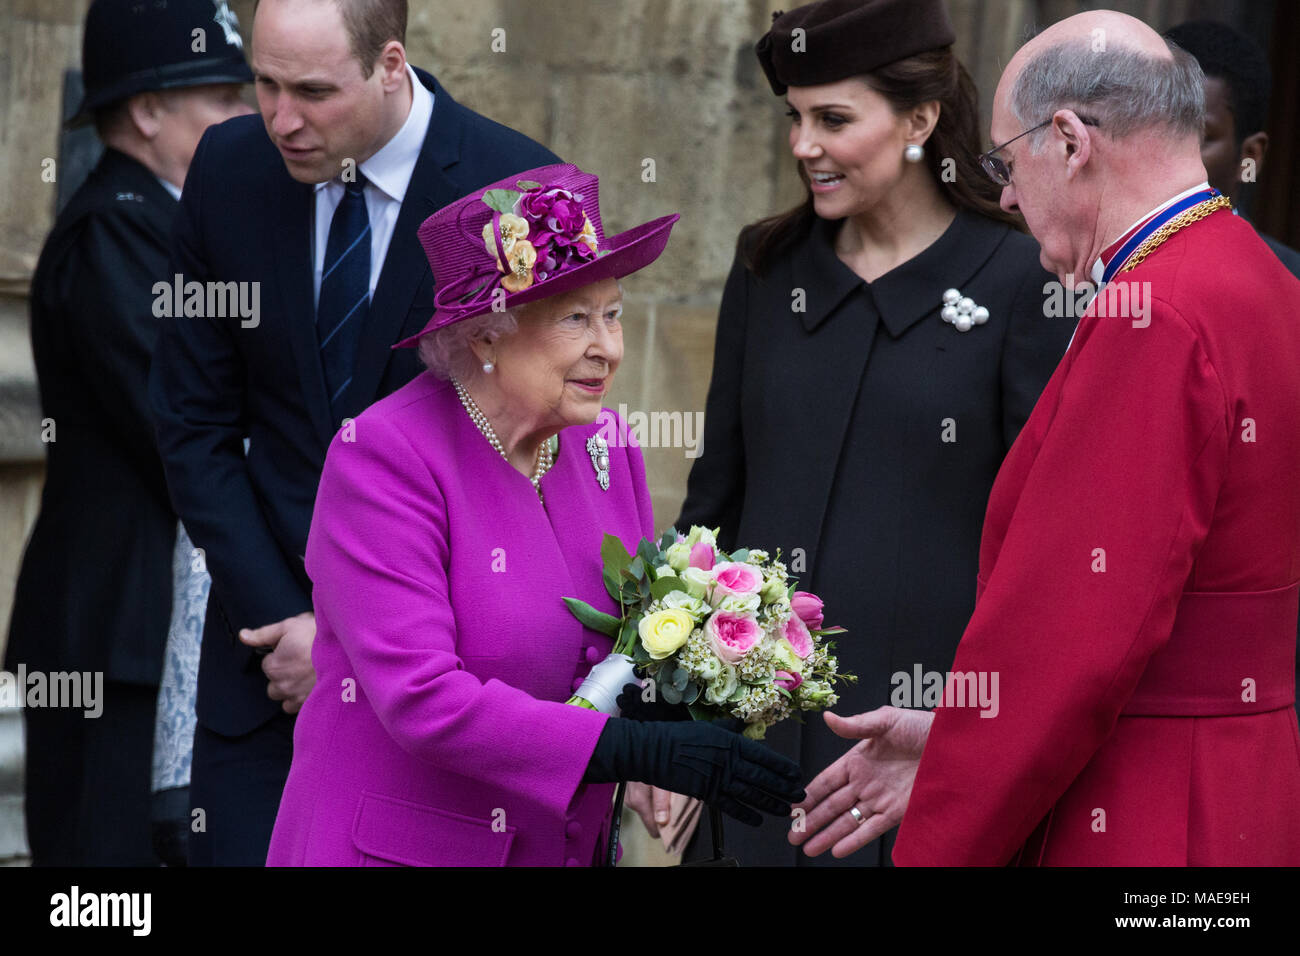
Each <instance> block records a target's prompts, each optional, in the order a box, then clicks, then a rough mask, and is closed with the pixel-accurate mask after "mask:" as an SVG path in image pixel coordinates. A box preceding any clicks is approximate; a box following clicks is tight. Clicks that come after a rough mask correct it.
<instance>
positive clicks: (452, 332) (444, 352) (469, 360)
mask: <svg viewBox="0 0 1300 956" xmlns="http://www.w3.org/2000/svg"><path fill="white" fill-rule="evenodd" d="M517 328H519V318H518V316H517V315H516V314H515V310H511V309H506V310H505V311H503V312H486V313H484V314H483V315H480V316H476V317H475V318H472V319H465V320H464V321H463V322H455V323H453V324H451V325H449V326H447V327H446V328H442V329H438V330H437V331H436V332H429V333H426V334H425V335H422V336H420V361H421V362H423V363H424V364H425V366H426V367H427V368H428V369H429V370H430V371H431V372H433V374H434V375H436V376H438V378H441V379H451V378H455V379H458V380H460V381H466V380H468V379H470V378H472V377H473V374H474V370H475V367H476V366H477V365H478V358H477V356H475V355H474V350H473V349H472V348H470V343H471V342H473V341H474V340H475V339H478V338H491V339H501V338H504V337H505V336H507V335H511V334H513V333H514V331H515V330H516V329H517Z"/></svg>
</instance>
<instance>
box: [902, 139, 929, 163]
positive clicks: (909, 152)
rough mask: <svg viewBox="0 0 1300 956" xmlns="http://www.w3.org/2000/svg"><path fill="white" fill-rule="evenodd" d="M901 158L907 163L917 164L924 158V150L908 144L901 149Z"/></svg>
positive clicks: (918, 145)
mask: <svg viewBox="0 0 1300 956" xmlns="http://www.w3.org/2000/svg"><path fill="white" fill-rule="evenodd" d="M903 158H904V159H905V160H907V161H908V162H909V163H919V162H920V161H921V160H922V159H924V158H925V150H924V149H922V148H921V146H920V144H918V143H908V144H907V146H906V147H904V148H903Z"/></svg>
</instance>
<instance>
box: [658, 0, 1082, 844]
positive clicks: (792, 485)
mask: <svg viewBox="0 0 1300 956" xmlns="http://www.w3.org/2000/svg"><path fill="white" fill-rule="evenodd" d="M796 31H802V32H796ZM954 39H955V36H954V33H953V30H952V27H951V25H950V23H949V21H948V17H947V14H946V12H945V10H944V7H943V4H942V3H941V2H940V0H866V2H864V0H825V2H822V3H816V4H811V5H808V6H804V7H799V8H798V9H795V10H792V11H790V12H789V13H785V14H782V15H779V16H777V17H776V18H775V20H774V23H773V25H772V29H771V31H770V32H769V33H768V34H767V35H766V36H764V37H763V39H762V40H761V41H760V42H759V44H758V47H757V51H758V58H759V62H760V63H761V64H762V67H763V70H764V72H765V74H766V75H767V78H768V80H769V82H770V83H771V86H772V89H773V91H774V92H775V93H776V94H777V95H784V96H785V98H786V102H787V104H788V106H789V115H790V148H791V152H792V153H793V155H794V158H795V160H796V161H797V162H798V165H799V173H800V177H801V178H802V179H803V181H804V183H805V185H806V186H807V189H808V193H807V197H806V199H805V200H804V202H803V203H802V204H800V205H799V206H798V207H797V208H795V209H793V210H791V211H790V212H787V213H784V214H782V215H778V216H773V217H771V218H769V219H765V220H763V221H761V222H758V223H756V224H754V225H752V226H749V227H747V228H746V229H745V230H744V231H743V232H742V233H741V236H740V241H739V243H738V248H737V256H736V261H735V264H734V265H733V267H732V269H731V273H730V275H729V277H728V279H727V284H726V288H725V291H724V293H723V299H722V309H721V313H720V316H719V319H718V331H717V344H716V351H715V354H714V366H713V379H712V382H711V384H710V387H709V397H708V407H707V412H706V417H705V435H704V453H703V455H702V456H701V457H700V458H699V459H698V460H697V461H696V463H695V465H694V467H693V469H692V471H691V475H690V481H689V486H688V493H687V498H686V502H685V504H684V505H683V508H682V514H681V516H680V517H679V518H678V521H677V526H678V527H687V526H689V525H692V524H700V525H707V526H710V527H720V528H721V534H720V536H719V545H720V546H721V547H722V548H723V549H729V548H732V547H735V546H736V545H737V544H742V543H746V542H762V543H763V546H764V547H765V548H770V549H775V548H776V547H778V546H779V547H780V548H781V551H782V555H783V557H784V559H785V560H786V562H787V563H788V564H789V566H790V569H791V575H792V576H793V577H797V578H798V579H799V582H800V587H802V588H806V589H808V590H810V591H814V592H816V593H817V594H818V595H820V596H821V597H822V598H823V599H824V600H825V601H826V605H827V615H828V620H830V621H831V622H832V623H835V624H841V625H843V626H845V627H847V628H848V630H849V633H848V634H846V635H843V636H842V637H841V638H840V639H839V640H838V641H837V653H838V655H839V660H840V667H841V669H842V670H844V671H849V672H852V673H855V674H857V675H858V677H859V682H858V683H857V685H855V686H854V685H850V686H847V687H846V688H845V689H843V690H842V691H841V701H840V704H839V707H838V708H837V710H839V711H841V712H843V713H861V712H863V711H866V710H870V709H872V708H875V707H878V706H880V705H882V704H885V703H894V704H896V705H898V706H910V707H920V706H927V707H928V706H932V705H933V703H934V702H933V701H932V700H927V699H926V698H925V697H923V695H922V689H923V685H922V677H923V675H925V674H927V673H931V672H939V673H943V672H946V671H947V670H948V669H949V667H950V665H951V663H952V659H953V653H954V651H955V650H956V646H957V641H958V640H959V638H960V637H961V634H962V630H963V629H964V627H965V625H966V622H967V619H968V618H969V617H970V614H971V611H972V609H973V607H974V602H975V576H976V569H977V558H978V548H979V540H980V528H981V524H982V521H983V517H984V508H985V504H986V503H987V499H988V495H989V491H990V489H991V487H992V484H993V479H994V477H995V476H996V474H997V471H998V467H999V466H1000V465H1001V463H1002V459H1003V457H1004V456H1005V455H1006V453H1007V450H1008V449H1009V448H1010V447H1011V443H1012V442H1013V441H1015V438H1016V435H1017V433H1018V432H1019V430H1020V428H1021V426H1022V425H1023V424H1024V422H1025V420H1026V419H1027V418H1028V417H1029V413H1030V411H1031V410H1032V409H1033V407H1034V402H1035V401H1036V400H1037V398H1038V395H1039V393H1040V391H1041V390H1042V388H1043V386H1044V385H1045V384H1046V382H1047V379H1048V378H1049V376H1050V375H1051V373H1052V371H1053V369H1054V368H1055V367H1056V363H1057V362H1058V360H1059V359H1060V357H1061V355H1062V354H1063V352H1064V350H1065V348H1066V345H1067V343H1068V341H1069V338H1070V335H1071V333H1072V332H1073V328H1074V324H1073V322H1072V321H1071V320H1068V319H1062V318H1049V317H1047V316H1046V315H1045V314H1044V286H1045V283H1048V282H1050V281H1053V280H1052V276H1051V275H1050V274H1048V273H1047V272H1045V271H1044V270H1043V269H1042V267H1041V266H1040V265H1039V262H1038V246H1037V244H1036V243H1035V242H1034V241H1033V240H1032V239H1031V238H1029V237H1028V236H1027V235H1024V234H1023V233H1022V232H1020V231H1019V224H1018V220H1016V219H1014V218H1013V217H1012V216H1010V215H1009V214H1007V213H1004V212H1003V211H1002V210H1001V209H1000V208H999V206H998V190H997V188H996V187H995V186H994V184H993V183H992V182H991V181H990V180H989V179H988V178H987V177H986V176H985V174H984V172H983V171H982V170H981V169H980V166H979V163H978V158H977V157H978V154H979V153H980V151H981V146H980V136H979V133H978V128H979V125H978V124H979V108H978V97H977V92H976V89H975V86H974V83H973V82H972V81H971V79H970V76H969V75H968V74H967V72H966V70H965V68H964V67H963V66H962V65H961V63H960V62H959V61H958V60H957V58H956V57H955V56H954V54H953V52H952V47H951V44H952V43H953V41H954ZM768 742H769V743H770V744H771V745H772V746H773V747H775V748H776V749H777V750H779V751H781V752H783V753H786V754H788V755H790V756H791V757H793V758H794V759H796V760H798V761H799V762H800V764H801V765H802V767H803V771H804V776H805V779H812V777H814V776H815V775H816V774H817V773H819V772H820V771H821V770H822V769H824V768H825V767H827V766H828V765H829V764H831V763H833V762H834V761H835V760H836V759H837V758H839V757H840V756H841V755H842V754H843V752H844V751H845V750H846V749H848V748H849V746H851V745H850V743H849V742H847V741H845V740H841V739H840V738H838V737H836V736H835V735H834V734H832V733H831V732H830V731H829V730H828V729H827V727H826V725H825V724H824V722H823V721H821V720H810V721H808V722H807V723H805V724H803V725H798V724H795V723H794V722H790V723H789V724H787V725H781V726H779V727H777V728H775V729H774V730H773V731H772V733H771V734H769V737H768ZM789 827H790V824H789V821H785V820H768V821H766V822H765V823H764V825H763V827H762V828H761V829H760V830H755V831H747V832H745V833H741V832H739V831H738V830H730V831H729V832H728V843H729V846H728V849H729V850H730V851H732V852H733V853H734V854H735V855H736V856H737V857H739V859H740V861H741V863H742V864H746V865H750V864H768V865H794V864H813V863H815V864H833V863H839V862H841V861H836V860H833V859H831V858H830V857H829V856H823V857H819V858H817V859H816V860H813V859H810V858H808V857H807V856H805V855H804V854H803V852H802V851H801V850H796V849H795V848H794V847H792V846H791V845H790V844H789V842H788V841H787V836H788V834H789ZM695 842H696V846H699V845H700V844H701V843H703V844H707V842H708V841H707V839H704V840H701V839H700V838H699V837H698V835H697V839H696V841H695ZM892 842H893V833H892V832H891V833H890V834H887V835H886V836H885V837H883V838H882V839H881V840H878V841H876V842H875V843H874V844H872V845H869V846H867V847H866V848H864V849H863V850H861V851H860V852H859V853H857V854H855V855H854V856H853V857H852V858H850V859H848V860H845V861H842V862H843V863H844V864H848V865H858V866H861V865H864V864H866V865H885V864H887V862H888V860H889V851H890V849H891V848H892ZM694 855H695V852H694V851H693V850H688V851H687V859H691V858H692V857H693V856H694Z"/></svg>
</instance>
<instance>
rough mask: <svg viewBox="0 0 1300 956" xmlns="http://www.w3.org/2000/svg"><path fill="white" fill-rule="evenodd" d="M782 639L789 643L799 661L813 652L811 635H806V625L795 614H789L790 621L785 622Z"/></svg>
mask: <svg viewBox="0 0 1300 956" xmlns="http://www.w3.org/2000/svg"><path fill="white" fill-rule="evenodd" d="M782 637H784V638H785V639H786V640H787V641H789V642H790V648H791V649H792V650H793V651H794V652H795V653H796V654H798V655H799V658H800V659H801V660H802V659H804V658H806V657H807V656H808V655H809V654H811V653H812V652H813V639H812V634H810V633H808V625H807V624H805V623H804V622H803V621H802V620H801V619H800V617H799V615H797V614H791V615H790V619H789V620H788V621H786V622H785V633H784V634H783V635H782Z"/></svg>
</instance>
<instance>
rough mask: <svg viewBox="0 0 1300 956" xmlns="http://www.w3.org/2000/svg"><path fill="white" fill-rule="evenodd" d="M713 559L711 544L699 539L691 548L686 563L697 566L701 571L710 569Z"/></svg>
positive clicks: (714, 558)
mask: <svg viewBox="0 0 1300 956" xmlns="http://www.w3.org/2000/svg"><path fill="white" fill-rule="evenodd" d="M715 560H716V557H715V555H714V551H713V545H711V544H705V543H704V542H703V541H701V542H700V543H699V544H697V545H696V546H695V547H693V548H691V557H690V560H689V561H688V562H687V563H688V564H689V565H690V566H691V567H693V568H699V569H700V570H701V571H712V570H713V562H714V561H715Z"/></svg>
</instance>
